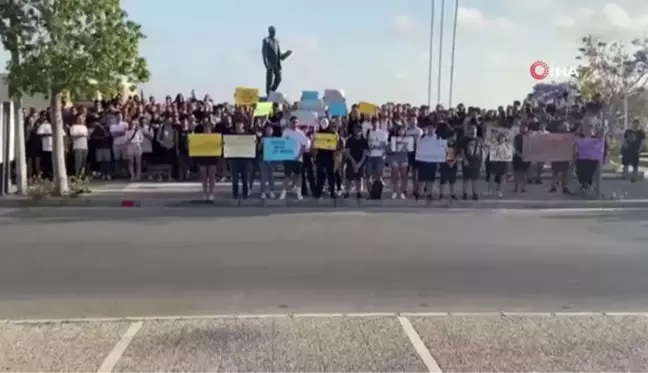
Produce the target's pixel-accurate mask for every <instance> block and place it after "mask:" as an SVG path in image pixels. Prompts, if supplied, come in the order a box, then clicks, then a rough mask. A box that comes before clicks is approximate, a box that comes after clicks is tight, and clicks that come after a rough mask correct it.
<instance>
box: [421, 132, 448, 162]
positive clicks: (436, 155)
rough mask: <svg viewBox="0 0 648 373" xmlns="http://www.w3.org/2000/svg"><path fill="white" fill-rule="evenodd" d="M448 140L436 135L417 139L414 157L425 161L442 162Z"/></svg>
mask: <svg viewBox="0 0 648 373" xmlns="http://www.w3.org/2000/svg"><path fill="white" fill-rule="evenodd" d="M447 150H448V142H447V141H446V140H443V139H439V138H437V137H436V136H426V137H422V138H421V139H419V142H418V146H417V147H416V155H415V159H416V160H417V161H419V162H425V163H443V162H445V161H446V155H447Z"/></svg>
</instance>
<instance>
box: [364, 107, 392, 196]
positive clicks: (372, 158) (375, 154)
mask: <svg viewBox="0 0 648 373" xmlns="http://www.w3.org/2000/svg"><path fill="white" fill-rule="evenodd" d="M365 137H366V138H367V143H368V144H369V155H368V157H367V190H371V184H373V183H374V182H376V181H379V182H381V183H382V182H383V179H382V177H383V168H384V167H385V151H386V149H387V144H388V143H387V139H388V138H389V134H388V133H387V131H385V130H383V129H381V128H380V127H379V126H378V118H376V117H373V118H371V129H370V130H369V131H367V134H366V136H365Z"/></svg>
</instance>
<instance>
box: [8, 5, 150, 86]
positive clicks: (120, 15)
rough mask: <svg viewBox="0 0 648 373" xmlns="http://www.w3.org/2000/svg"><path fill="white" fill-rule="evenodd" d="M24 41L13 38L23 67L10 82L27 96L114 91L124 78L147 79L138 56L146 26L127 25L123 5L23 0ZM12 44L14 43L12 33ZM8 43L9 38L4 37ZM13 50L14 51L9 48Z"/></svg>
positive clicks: (17, 67) (14, 67)
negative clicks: (34, 94)
mask: <svg viewBox="0 0 648 373" xmlns="http://www.w3.org/2000/svg"><path fill="white" fill-rule="evenodd" d="M17 3H18V5H17V6H14V7H12V8H14V10H12V12H18V13H20V14H21V15H30V16H29V17H24V16H23V17H22V18H21V19H22V20H23V21H24V23H21V26H20V31H21V32H23V35H22V36H23V37H21V38H14V40H16V42H17V45H10V46H9V47H10V48H16V49H17V50H18V51H19V54H20V57H21V59H20V63H19V64H17V65H16V64H12V63H11V62H10V63H9V66H8V71H9V79H10V81H11V83H13V84H14V85H15V86H17V87H20V88H22V89H23V90H24V91H25V92H28V93H36V92H40V93H45V94H53V93H54V94H55V93H60V92H62V91H64V90H66V91H69V92H70V93H71V94H72V95H77V94H78V95H87V94H89V93H90V92H95V91H97V90H100V91H104V90H105V91H113V90H116V89H118V87H120V86H121V83H122V81H123V80H124V79H126V80H128V81H130V82H134V83H137V82H144V81H146V80H148V77H149V72H148V69H147V65H146V60H145V59H143V58H141V57H140V56H139V42H140V40H142V39H143V38H144V34H143V33H142V31H141V26H140V25H139V24H137V23H135V22H133V21H131V20H128V18H127V17H128V16H127V14H126V12H125V11H124V10H123V9H122V8H121V6H120V3H119V0H19V1H18V2H17ZM8 31H10V32H8V33H5V34H6V35H7V39H11V36H13V35H11V31H15V30H11V29H8ZM3 41H4V38H3ZM10 50H11V49H10Z"/></svg>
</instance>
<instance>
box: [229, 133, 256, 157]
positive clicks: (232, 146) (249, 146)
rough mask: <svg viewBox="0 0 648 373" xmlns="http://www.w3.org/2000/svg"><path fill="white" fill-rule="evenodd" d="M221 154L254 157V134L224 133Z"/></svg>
mask: <svg viewBox="0 0 648 373" xmlns="http://www.w3.org/2000/svg"><path fill="white" fill-rule="evenodd" d="M223 156H224V157H225V158H256V136H254V135H224V136H223Z"/></svg>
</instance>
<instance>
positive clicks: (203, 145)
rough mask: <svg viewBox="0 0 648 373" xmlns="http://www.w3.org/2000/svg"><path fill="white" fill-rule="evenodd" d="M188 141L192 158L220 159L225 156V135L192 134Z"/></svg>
mask: <svg viewBox="0 0 648 373" xmlns="http://www.w3.org/2000/svg"><path fill="white" fill-rule="evenodd" d="M188 139H189V156H190V157H220V156H222V155H223V135H222V134H220V133H192V134H190V135H189V137H188Z"/></svg>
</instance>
